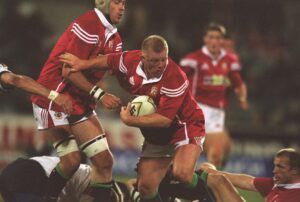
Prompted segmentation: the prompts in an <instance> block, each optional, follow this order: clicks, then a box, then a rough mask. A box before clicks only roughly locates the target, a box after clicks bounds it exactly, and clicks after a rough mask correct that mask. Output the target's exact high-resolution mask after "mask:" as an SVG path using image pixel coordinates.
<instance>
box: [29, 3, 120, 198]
mask: <svg viewBox="0 0 300 202" xmlns="http://www.w3.org/2000/svg"><path fill="white" fill-rule="evenodd" d="M95 5H96V8H95V9H94V10H90V11H88V12H86V13H85V14H83V15H81V16H80V17H78V18H77V19H76V20H75V21H74V22H72V23H71V24H70V25H69V27H68V28H67V30H66V31H65V32H64V33H63V34H62V36H61V37H60V38H59V40H58V41H57V43H56V45H55V47H54V48H53V50H52V52H51V54H50V56H49V58H48V60H47V61H46V63H45V65H44V67H43V69H42V70H41V73H40V76H39V78H38V82H39V83H40V84H42V85H44V86H46V87H47V88H49V89H52V90H55V91H56V92H64V93H65V94H68V95H70V97H71V98H72V101H73V107H74V111H73V112H72V114H71V115H70V116H68V115H67V114H64V113H62V110H61V108H60V107H59V106H57V105H55V104H53V103H52V102H49V101H48V100H46V99H44V98H43V97H41V96H32V102H33V111H34V115H35V117H36V120H37V126H38V129H39V130H41V131H42V132H43V133H44V134H46V135H47V136H48V139H50V140H52V141H53V146H54V148H55V150H56V151H57V154H58V155H59V157H60V162H59V163H58V164H57V166H56V167H55V168H54V169H53V171H52V172H51V174H50V176H49V180H48V183H49V189H48V193H47V194H48V197H49V200H52V199H53V200H54V201H55V200H56V198H57V196H58V194H59V193H60V192H61V190H62V188H63V187H64V185H65V183H66V182H67V181H68V180H69V179H70V178H71V176H72V175H73V174H74V173H75V171H76V170H77V168H78V166H79V165H80V162H81V155H80V152H79V150H81V151H83V152H84V153H85V154H86V156H87V157H88V158H90V159H91V162H92V164H93V165H94V166H95V168H96V169H95V174H94V175H92V181H91V183H90V187H91V192H90V194H91V196H93V197H94V198H95V201H97V202H100V201H103V202H107V201H110V197H111V189H110V188H111V187H112V183H113V182H112V166H113V157H112V154H111V152H110V150H109V147H108V144H107V139H106V136H105V132H104V129H103V128H102V126H101V124H100V121H99V119H98V118H97V116H96V113H95V111H94V109H95V101H99V102H100V103H102V104H103V105H104V106H105V107H106V108H109V109H113V108H116V107H118V106H119V105H120V99H119V98H118V97H116V96H114V95H112V94H109V93H106V92H104V90H102V89H101V88H100V87H98V86H97V82H98V81H100V80H101V78H102V77H103V75H104V73H105V72H103V71H102V72H101V71H95V70H87V71H84V72H82V73H81V72H77V73H74V74H72V75H69V76H66V77H65V78H64V77H63V76H62V67H63V66H64V65H65V64H63V63H61V62H60V61H58V56H59V55H60V54H62V53H64V52H70V53H73V54H74V55H76V56H78V57H80V58H82V59H88V58H91V57H96V56H97V55H99V54H107V53H114V52H120V51H122V41H121V37H120V35H119V34H118V32H117V28H116V26H115V25H116V24H118V23H119V21H120V20H121V17H122V16H123V14H124V11H125V1H124V0H96V1H95Z"/></svg>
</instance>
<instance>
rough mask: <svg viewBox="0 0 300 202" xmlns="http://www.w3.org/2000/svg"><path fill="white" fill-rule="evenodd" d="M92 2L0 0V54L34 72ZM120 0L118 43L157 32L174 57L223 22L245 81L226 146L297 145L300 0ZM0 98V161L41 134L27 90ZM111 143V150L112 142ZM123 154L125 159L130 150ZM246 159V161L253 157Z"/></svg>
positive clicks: (21, 70)
mask: <svg viewBox="0 0 300 202" xmlns="http://www.w3.org/2000/svg"><path fill="white" fill-rule="evenodd" d="M93 5H94V2H93V1H92V0H50V1H49V0H48V1H46V0H0V62H3V63H6V64H7V65H8V66H9V67H10V69H11V70H12V71H13V72H15V73H18V74H25V75H29V76H31V77H33V78H35V79H36V78H37V76H38V74H39V72H40V69H41V67H42V65H43V63H44V62H45V60H46V59H47V57H48V54H49V52H50V50H51V49H52V47H53V45H54V44H55V42H56V40H57V38H58V37H59V36H60V34H61V33H62V32H63V31H64V30H65V29H66V27H67V26H68V25H69V23H70V22H72V21H73V19H74V18H76V17H77V16H79V15H80V14H82V13H84V12H85V11H86V10H88V9H92V8H93ZM126 6H127V10H126V14H125V17H124V18H123V20H122V23H121V24H120V26H119V27H118V28H119V32H120V34H121V36H122V38H123V46H124V49H125V50H126V49H139V48H140V47H139V45H140V44H141V41H142V40H143V38H144V37H145V36H147V35H150V34H159V35H162V36H163V37H165V38H166V39H167V41H168V43H169V46H170V56H171V57H172V58H173V59H174V60H175V61H176V62H178V61H179V60H180V59H181V58H182V57H183V56H184V55H185V54H187V53H188V52H190V51H193V50H195V49H197V48H200V47H201V45H202V31H203V28H204V27H205V25H207V24H208V23H209V22H218V23H221V24H223V25H225V27H226V28H227V31H228V33H229V37H230V38H231V39H232V44H231V46H232V47H233V48H234V49H235V51H236V52H237V53H238V54H239V56H240V59H241V63H242V67H243V69H242V76H243V78H244V80H245V82H246V83H247V86H248V89H249V102H250V109H249V110H248V112H244V111H242V110H241V109H239V108H238V107H237V105H236V104H234V102H236V101H235V100H234V99H232V102H231V103H232V104H231V106H230V108H229V109H228V110H229V113H228V115H229V116H228V117H227V127H228V129H229V130H230V132H231V134H232V136H233V138H234V140H235V142H236V144H235V145H236V146H235V149H234V150H233V153H234V154H235V157H236V158H237V156H238V155H239V154H243V155H245V154H248V156H250V157H253V156H255V157H256V159H258V158H259V157H263V156H265V155H269V156H270V155H271V154H272V153H273V151H276V150H277V149H278V148H281V147H283V146H293V147H295V148H299V147H300V104H299V100H300V93H299V89H300V81H299V80H300V68H299V64H300V57H299V49H300V38H299V33H300V26H299V19H300V12H299V10H300V1H298V0H284V1H283V0H188V1H180V0H128V1H127V5H126ZM104 85H105V86H106V87H107V88H108V91H111V92H113V93H115V94H116V95H119V96H120V97H121V98H122V100H123V102H124V104H125V103H127V101H128V100H130V97H129V96H128V95H127V94H125V93H124V92H123V91H122V90H121V89H120V87H119V86H118V84H117V82H115V80H114V79H113V78H111V77H110V76H108V77H107V78H106V79H105V82H104ZM232 97H233V96H232ZM0 103H1V104H0V138H1V140H0V153H1V152H2V154H4V152H7V151H9V153H5V154H9V155H2V154H1V155H0V156H2V157H1V158H0V162H5V161H8V159H7V158H8V157H9V158H13V157H14V155H19V153H14V154H13V157H11V156H10V155H11V154H12V153H11V150H12V149H14V150H20V148H23V149H24V148H25V149H27V150H28V145H30V144H33V145H35V149H36V147H37V145H39V143H37V142H39V141H40V140H36V137H35V133H36V129H35V125H34V122H33V116H32V107H31V103H30V100H29V95H28V94H26V93H23V92H21V91H19V90H15V91H13V92H11V93H10V94H9V95H1V94H0ZM99 110H100V111H101V112H100V116H101V118H102V119H106V118H107V117H110V118H111V119H112V120H115V122H116V123H118V124H120V123H119V122H118V121H119V119H118V111H114V112H108V111H106V110H103V109H101V106H100V107H99ZM101 113H102V115H101ZM31 119H32V122H30V120H31ZM109 120H110V119H109ZM104 121H105V120H104ZM108 122H109V121H108ZM104 123H105V122H104ZM109 124H111V125H113V126H111V128H112V129H111V131H110V132H111V133H113V134H116V133H118V132H119V133H120V131H116V130H118V128H119V127H121V126H119V125H118V126H117V127H116V126H115V125H114V123H112V122H110V123H109ZM109 124H108V125H107V126H108V127H110V125H109ZM104 125H105V124H104ZM124 133H125V134H124ZM132 133H135V132H131V131H129V132H126V131H125V132H124V130H123V134H122V138H123V139H122V144H124V143H126V146H125V148H126V149H127V150H126V151H127V152H129V153H130V151H131V149H132V148H135V146H133V145H132V144H133V142H134V141H137V140H136V139H134V138H136V137H133V136H132ZM10 134H13V135H10ZM22 137H27V138H23V139H22ZM28 137H30V138H28ZM18 140H19V141H18ZM21 140H22V141H21ZM118 141H119V142H120V140H116V141H115V145H118ZM111 142H112V143H111V144H112V145H114V143H113V140H111ZM119 145H120V144H119ZM119 147H121V146H119ZM113 148H114V147H113ZM115 148H116V152H117V153H118V146H116V147H115ZM121 149H124V148H121ZM123 154H124V152H123ZM126 155H127V156H126V158H127V159H128V158H130V156H131V154H127V153H126ZM250 157H249V158H250ZM116 158H117V161H116V162H117V163H118V162H119V165H120V164H122V163H123V164H124V163H125V164H126V163H128V162H130V161H126V160H124V159H126V158H120V159H119V161H118V155H116ZM122 159H123V160H122ZM132 159H134V158H132ZM233 159H234V156H233ZM250 159H251V158H250ZM268 160H269V159H268ZM241 161H242V160H241ZM249 161H252V163H253V159H251V160H249ZM258 162H259V163H261V161H260V159H258ZM0 164H1V163H0ZM230 165H231V167H230ZM239 165H240V166H239V168H240V170H239V172H241V171H245V170H243V169H241V167H242V165H244V167H245V169H246V167H247V162H242V163H240V164H239ZM257 165H259V164H257ZM229 167H230V168H231V169H232V170H234V169H235V168H236V167H237V164H234V163H232V164H230V161H229ZM118 168H119V167H118V166H117V169H118ZM248 168H249V166H248ZM266 169H267V170H268V168H266ZM257 170H259V171H262V169H260V168H257V167H256V168H253V170H252V171H249V172H252V173H254V174H258V175H260V174H261V175H265V174H266V173H265V172H263V173H260V172H259V171H257ZM119 171H120V172H121V171H122V167H120V170H119ZM256 171H257V172H256ZM267 174H268V173H267Z"/></svg>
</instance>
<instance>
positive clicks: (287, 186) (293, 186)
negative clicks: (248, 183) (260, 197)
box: [274, 183, 300, 189]
mask: <svg viewBox="0 0 300 202" xmlns="http://www.w3.org/2000/svg"><path fill="white" fill-rule="evenodd" d="M274 187H282V188H285V189H300V183H293V184H276V185H275V186H274Z"/></svg>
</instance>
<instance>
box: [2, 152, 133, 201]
mask: <svg viewBox="0 0 300 202" xmlns="http://www.w3.org/2000/svg"><path fill="white" fill-rule="evenodd" d="M58 162H59V158H58V157H50V156H40V157H33V158H30V159H23V158H19V159H17V160H15V161H14V162H12V163H11V164H9V165H8V166H7V167H6V168H5V169H4V170H3V172H2V173H1V175H0V193H1V195H2V197H3V199H4V201H5V202H48V201H47V200H46V199H45V197H44V195H45V192H47V189H46V188H47V186H46V184H47V180H48V177H49V175H50V173H51V171H52V170H53V168H54V167H55V166H56V165H57V163H58ZM93 174H94V169H93V168H92V167H91V166H89V165H86V164H80V166H79V168H78V170H77V171H76V172H75V174H74V175H73V177H72V178H71V179H70V180H69V181H68V182H67V184H66V185H65V187H64V189H63V190H62V192H61V193H60V195H59V198H58V200H57V202H92V201H93V200H94V199H93V198H92V197H91V196H89V195H88V192H89V191H90V189H89V184H90V181H91V176H92V175H93ZM112 193H113V197H112V198H113V200H112V201H111V202H126V201H129V191H128V190H127V187H126V185H125V184H124V183H121V182H114V183H113V188H112Z"/></svg>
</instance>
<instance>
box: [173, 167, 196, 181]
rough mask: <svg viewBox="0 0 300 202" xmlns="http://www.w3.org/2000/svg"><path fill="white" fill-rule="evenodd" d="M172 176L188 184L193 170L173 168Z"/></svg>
mask: <svg viewBox="0 0 300 202" xmlns="http://www.w3.org/2000/svg"><path fill="white" fill-rule="evenodd" d="M172 174H173V177H174V178H175V179H176V180H178V181H180V182H182V183H185V184H189V183H191V182H192V180H193V174H194V172H193V170H190V169H183V168H177V169H176V168H173V173H172Z"/></svg>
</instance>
